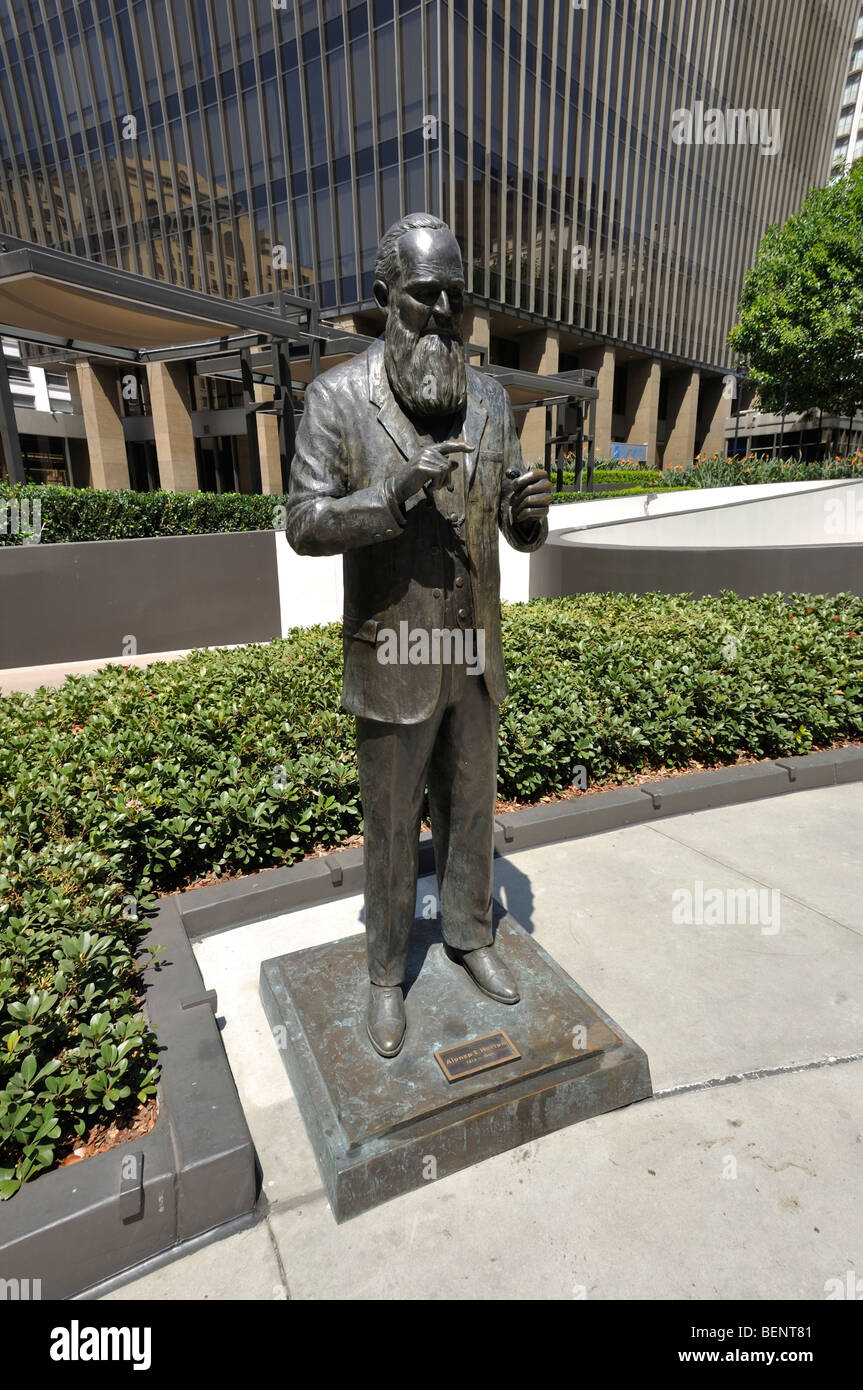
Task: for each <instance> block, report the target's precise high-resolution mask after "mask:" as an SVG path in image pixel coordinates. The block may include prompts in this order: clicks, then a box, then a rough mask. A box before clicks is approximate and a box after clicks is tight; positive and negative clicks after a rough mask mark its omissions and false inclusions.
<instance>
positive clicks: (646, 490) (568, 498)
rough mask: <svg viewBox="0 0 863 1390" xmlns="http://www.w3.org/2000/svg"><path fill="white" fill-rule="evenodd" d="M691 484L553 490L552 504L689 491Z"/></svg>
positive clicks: (611, 500)
mask: <svg viewBox="0 0 863 1390" xmlns="http://www.w3.org/2000/svg"><path fill="white" fill-rule="evenodd" d="M691 491H692V484H689V485H687V484H685V483H678V484H675V485H673V486H670V487H663V488H656V487H620V488H615V490H614V492H554V493H552V497H551V501H552V505H555V504H557V503H561V502H613V501H614V500H615V498H617V497H646V496H647V495H648V494H651V495H652V494H654V493H656V492H691Z"/></svg>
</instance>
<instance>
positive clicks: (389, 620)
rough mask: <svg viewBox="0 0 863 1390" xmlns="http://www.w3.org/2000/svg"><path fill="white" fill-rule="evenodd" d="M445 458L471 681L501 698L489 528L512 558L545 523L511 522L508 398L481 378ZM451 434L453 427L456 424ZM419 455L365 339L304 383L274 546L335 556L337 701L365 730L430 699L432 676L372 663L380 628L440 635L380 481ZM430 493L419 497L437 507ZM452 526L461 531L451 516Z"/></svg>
mask: <svg viewBox="0 0 863 1390" xmlns="http://www.w3.org/2000/svg"><path fill="white" fill-rule="evenodd" d="M461 421H462V429H461V433H460V434H456V433H454V434H453V435H452V438H453V439H455V438H460V439H463V440H464V441H465V442H466V443H468V444H472V445H473V446H474V453H473V454H464V455H463V454H459V455H457V456H456V457H457V458H458V468H459V469H463V470H464V479H463V483H462V484H461V486H462V487H463V489H464V492H463V494H462V495H463V496H464V497H465V515H464V518H463V526H462V527H461V528H460V537H461V541H462V542H463V548H462V552H461V553H462V554H463V555H466V563H467V567H468V570H469V574H470V583H471V589H472V597H473V622H474V625H475V626H476V628H477V629H483V630H484V633H485V670H484V672H483V676H482V677H480V676H477V677H476V679H484V680H485V683H486V687H487V689H488V693H489V695H490V696H491V698H492V699H493V700H494V701H496V702H500V701H501V700H502V699H503V698H504V696H505V695H506V693H507V685H506V677H505V674H504V666H503V651H502V648H501V641H500V569H499V563H498V527H500V529H501V530H502V531H503V534H504V536H505V537H506V539H507V540H508V541H509V543H510V545H512V546H514V547H515V549H516V550H525V551H533V550H537V549H539V547H540V546H541V545H542V544H543V542H544V541H545V539H546V536H547V535H548V523H547V522H546V521H542V522H536V521H534V522H531V523H529V524H528V525H527V526H525V527H518V526H516V525H515V524H514V523H513V520H512V518H511V515H510V507H509V492H511V489H512V483H511V482H510V483H506V482H505V475H506V473H507V471H508V470H511V469H517V470H518V472H519V473H522V472H524V464H523V462H522V456H521V446H520V444H519V439H518V435H517V434H516V430H515V424H514V421H513V417H512V411H511V409H510V404H509V398H508V397H507V394H506V392H505V391H504V388H503V387H502V386H501V385H500V384H499V383H498V382H497V381H495V379H494V378H493V377H489V376H485V375H483V374H482V373H480V372H476V371H474V370H473V368H471V367H468V369H467V401H466V404H465V407H464V409H463V411H462V415H461ZM456 423H458V422H456ZM418 447H419V444H418V440H417V436H416V432H415V431H414V429H413V426H412V425H411V422H410V420H409V419H408V417H407V416H406V415H405V413H404V411H403V410H402V408H401V406H400V404H399V402H398V400H397V399H396V397H395V396H394V394H393V391H392V388H391V387H390V384H389V379H388V377H387V373H386V368H385V366H384V351H383V342H382V341H381V340H379V341H378V342H376V343H373V344H372V346H371V347H369V348H367V349H366V351H365V352H362V353H360V354H358V355H357V356H356V357H353V358H351V359H350V360H349V361H347V362H344V363H342V364H341V365H339V366H337V367H333V368H331V369H330V370H329V371H327V372H324V373H323V374H322V375H321V376H319V377H317V378H316V379H315V380H314V381H312V382H310V383H309V386H308V387H307V389H306V398H305V409H304V412H303V415H302V418H301V421H300V425H299V428H298V430H297V441H296V453H295V455H294V460H293V464H292V467H291V487H290V497H289V499H288V506H287V519H286V529H287V535H288V540H289V541H290V543H291V545H292V546H293V548H294V550H296V551H298V552H299V553H300V554H301V555H336V554H340V553H344V602H345V614H344V626H343V636H344V680H343V686H342V704H343V705H344V707H345V708H346V709H348V710H350V711H352V713H354V714H357V715H361V716H363V717H364V718H366V719H375V720H383V721H386V722H389V723H395V724H415V723H419V722H420V721H421V720H423V719H427V718H428V717H429V715H430V714H431V713H432V711H433V710H434V708H435V704H436V701H437V698H438V694H439V691H440V683H441V676H442V670H441V667H440V666H412V665H382V664H381V663H380V662H379V661H378V659H377V650H378V649H377V638H378V632H379V631H380V630H381V629H382V628H388V629H391V630H393V631H394V632H398V631H399V623H400V622H402V621H404V620H407V622H408V624H409V626H410V628H422V629H425V630H426V631H429V632H430V631H431V630H432V629H434V628H439V629H443V628H444V627H446V623H445V620H444V612H445V603H446V596H445V593H444V585H443V582H442V580H443V568H442V560H441V557H440V555H439V554H435V553H433V552H432V547H431V546H429V545H428V544H419V543H418V542H419V539H420V530H421V518H420V516H419V513H420V512H421V511H422V507H423V506H424V505H425V504H421V505H420V506H418V507H415V508H413V509H411V510H409V511H408V512H407V514H406V515H405V513H404V512H403V510H402V508H401V507H400V505H399V504H398V502H397V501H396V499H395V495H394V492H393V480H394V478H395V475H396V474H397V473H398V472H399V471H400V470H401V469H402V468H403V467H404V465H405V463H406V462H407V461H408V459H410V458H411V457H412V455H413V454H414V453H415V452H416V450H417V448H418ZM438 495H442V494H433V496H438ZM458 520H462V519H461V518H458Z"/></svg>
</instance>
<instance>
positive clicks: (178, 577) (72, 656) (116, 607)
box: [0, 531, 281, 667]
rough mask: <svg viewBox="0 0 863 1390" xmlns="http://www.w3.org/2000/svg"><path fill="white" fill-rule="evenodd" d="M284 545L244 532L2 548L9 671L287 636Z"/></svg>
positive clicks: (269, 535)
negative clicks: (279, 562) (280, 564)
mask: <svg viewBox="0 0 863 1390" xmlns="http://www.w3.org/2000/svg"><path fill="white" fill-rule="evenodd" d="M275 541H276V537H275V532H273V531H242V532H232V533H225V534H216V535H210V536H164V537H157V538H154V539H148V540H122V541H84V542H80V543H72V544H66V545H32V546H2V547H0V594H2V617H0V624H2V626H0V666H2V667H15V666H40V665H47V664H50V663H52V662H61V661H86V660H89V659H91V658H98V657H109V656H127V655H133V654H134V653H136V652H137V653H142V652H169V651H178V650H181V649H184V648H187V647H206V646H229V645H231V644H233V643H241V642H265V641H268V640H269V639H270V638H272V637H278V636H279V635H280V632H281V610H280V604H279V585H278V576H277V567H276V544H275ZM130 638H131V639H134V647H132V646H131V644H130V641H129V639H130Z"/></svg>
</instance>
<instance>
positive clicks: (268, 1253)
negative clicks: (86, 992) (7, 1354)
mask: <svg viewBox="0 0 863 1390" xmlns="http://www.w3.org/2000/svg"><path fill="white" fill-rule="evenodd" d="M861 844H863V784H859V783H858V784H850V785H847V786H841V787H831V788H826V789H822V790H817V791H808V792H796V793H794V794H793V795H788V796H783V797H777V798H774V799H771V800H769V801H760V802H751V803H749V804H748V805H744V806H738V807H731V808H726V809H720V810H713V811H702V812H698V813H696V814H692V815H687V816H680V817H677V818H674V819H668V820H663V821H662V822H661V823H658V824H656V825H651V826H636V827H632V828H629V829H625V830H617V831H611V832H608V833H606V834H602V835H597V836H592V837H588V838H584V839H580V840H577V841H573V842H568V843H563V844H558V845H553V846H550V847H547V848H541V849H535V850H528V851H525V852H523V853H521V854H516V855H513V856H511V857H509V858H506V859H501V860H499V861H498V862H497V865H496V889H497V893H498V896H499V897H500V898H501V899H502V901H503V902H504V903H505V904H506V906H507V907H508V908H509V910H510V911H511V912H512V914H513V915H514V916H515V917H516V918H517V920H518V921H520V922H521V924H522V925H523V926H524V927H525V928H527V929H528V930H529V931H532V932H534V933H535V936H536V940H537V941H538V942H539V943H540V944H541V945H542V946H543V947H544V948H545V950H546V951H548V952H549V953H550V955H552V956H553V957H554V959H555V960H557V961H558V963H559V964H560V965H561V966H562V967H563V968H564V969H565V970H567V971H568V972H569V973H570V974H571V975H572V976H573V978H574V979H576V980H577V981H578V983H579V984H580V985H581V986H582V988H583V989H585V990H586V991H587V993H588V994H589V995H591V996H592V997H593V998H594V999H595V1000H596V1001H597V1002H598V1003H599V1004H600V1005H601V1006H602V1007H603V1008H604V1009H605V1010H607V1012H609V1013H610V1014H611V1016H612V1017H613V1018H614V1019H615V1020H616V1021H617V1022H618V1023H619V1024H620V1025H621V1026H622V1027H623V1028H624V1029H625V1030H626V1031H627V1032H628V1033H629V1034H630V1035H631V1036H632V1037H633V1038H634V1039H635V1041H636V1042H638V1043H639V1044H641V1046H642V1047H643V1048H644V1049H645V1050H646V1052H647V1055H648V1058H649V1061H650V1066H651V1073H652V1077H653V1085H654V1089H655V1092H656V1094H655V1096H654V1098H653V1099H652V1100H648V1101H643V1102H640V1103H639V1104H637V1105H634V1106H630V1107H629V1108H627V1109H624V1110H618V1111H613V1112H611V1113H609V1114H607V1115H603V1116H600V1117H598V1118H596V1119H593V1120H588V1121H586V1122H584V1123H582V1124H578V1125H574V1126H571V1127H569V1128H568V1129H564V1130H560V1131H558V1132H557V1133H555V1134H551V1135H548V1136H547V1137H545V1138H543V1139H540V1140H538V1141H537V1142H534V1143H531V1144H528V1145H526V1146H523V1147H522V1148H519V1149H514V1150H511V1151H509V1152H507V1153H504V1154H500V1155H498V1156H497V1157H495V1158H492V1159H489V1160H487V1161H486V1162H484V1163H482V1164H479V1165H478V1166H476V1167H473V1168H469V1169H466V1170H464V1171H463V1172H460V1173H457V1174H455V1175H454V1176H452V1177H447V1178H445V1179H441V1181H440V1182H437V1183H435V1182H430V1183H429V1184H428V1185H427V1186H425V1187H423V1188H422V1189H420V1190H417V1191H415V1192H413V1193H410V1194H408V1195H407V1196H404V1197H399V1198H397V1199H396V1200H395V1201H392V1202H390V1203H388V1204H386V1205H385V1206H382V1207H378V1208H377V1209H376V1210H374V1211H371V1212H368V1213H366V1214H365V1215H363V1216H360V1217H358V1218H356V1219H355V1220H353V1221H350V1222H347V1223H346V1224H344V1225H342V1226H336V1224H335V1222H334V1220H333V1218H332V1215H331V1212H330V1209H329V1206H328V1203H327V1201H326V1198H325V1196H324V1193H323V1188H322V1185H321V1181H320V1178H319V1176H318V1171H317V1168H316V1165H315V1161H314V1157H313V1154H312V1151H311V1147H310V1145H309V1142H308V1140H307V1138H306V1134H305V1129H304V1127H303V1122H302V1119H301V1118H300V1115H299V1112H298V1109H297V1106H296V1103H295V1101H294V1098H293V1095H292V1093H291V1088H290V1085H289V1083H288V1080H287V1077H286V1074H285V1072H284V1069H283V1066H282V1062H281V1058H280V1056H279V1054H278V1052H277V1049H276V1047H275V1045H274V1043H273V1039H272V1035H271V1033H270V1030H269V1027H268V1025H267V1021H266V1019H265V1017H264V1014H263V1010H262V1008H261V1005H260V1002H259V999H258V971H259V967H260V963H261V961H262V960H265V959H267V958H268V957H270V956H274V955H278V954H281V953H283V952H285V951H290V950H296V949H299V948H301V947H305V946H309V945H313V944H317V943H319V942H325V941H328V940H332V939H334V938H336V937H340V936H345V935H349V934H351V933H353V932H357V931H361V930H362V923H361V920H360V912H361V907H362V903H361V900H360V899H357V898H350V899H342V900H341V901H336V902H332V903H329V904H327V905H326V906H324V907H319V908H315V909H310V910H307V911H301V912H296V913H293V914H290V915H288V916H285V917H281V918H278V919H273V920H271V921H268V922H264V923H261V924H257V925H253V926H248V927H244V928H241V929H238V930H236V931H231V932H226V933H224V934H222V935H220V936H215V937H211V938H209V939H207V940H205V941H202V942H201V943H199V945H198V946H197V948H196V951H197V956H198V959H199V962H200V965H201V969H202V971H203V974H204V979H205V981H206V983H207V985H208V986H211V987H214V988H215V989H216V990H217V991H218V996H219V1010H220V1015H221V1016H223V1018H224V1029H223V1038H224V1042H225V1046H226V1049H227V1052H228V1057H229V1059H230V1063H231V1066H232V1068H233V1071H234V1076H235V1078H236V1081H237V1085H238V1088H239V1091H240V1096H241V1098H242V1101H243V1105H244V1107H245V1111H246V1116H247V1119H248V1122H249V1125H250V1128H251V1131H252V1135H253V1138H254V1141H255V1144H256V1147H257V1150H258V1154H259V1158H260V1162H261V1167H262V1170H263V1200H262V1203H261V1214H260V1219H259V1220H258V1222H257V1224H256V1225H254V1226H252V1227H251V1228H250V1229H248V1230H245V1231H242V1232H240V1233H239V1234H235V1235H231V1236H229V1237H227V1238H225V1239H223V1240H220V1241H215V1242H213V1243H212V1244H210V1245H207V1246H205V1247H204V1248H203V1249H200V1250H197V1251H196V1252H194V1253H192V1254H190V1255H187V1256H185V1257H183V1258H180V1259H176V1260H174V1261H173V1262H172V1263H169V1264H166V1265H164V1266H163V1267H161V1268H159V1269H155V1270H153V1271H152V1272H150V1273H147V1274H145V1275H144V1276H143V1277H141V1278H138V1279H135V1280H134V1281H132V1282H130V1283H128V1284H126V1285H125V1286H124V1287H122V1288H120V1289H118V1290H115V1291H114V1292H113V1293H111V1294H109V1295H107V1297H110V1298H114V1299H228V1298H245V1299H273V1298H276V1299H283V1298H300V1299H318V1298H338V1299H341V1298H345V1299H348V1298H360V1299H365V1298H408V1299H444V1298H451V1297H454V1296H455V1297H460V1298H463V1299H486V1298H489V1299H495V1298H520V1299H534V1298H551V1299H581V1298H590V1299H611V1298H627V1299H640V1298H646V1299H656V1298H672V1299H702V1298H704V1299H712V1298H717V1297H719V1298H734V1299H737V1298H754V1299H767V1298H780V1299H816V1300H818V1299H823V1298H824V1297H825V1285H826V1284H827V1281H828V1280H831V1279H836V1280H839V1281H842V1283H843V1285H844V1283H845V1280H846V1275H847V1272H848V1271H849V1270H854V1271H856V1272H857V1277H860V1276H861V1275H863V1211H861V1206H860V1202H859V1194H860V1191H861V1189H863V1107H861V1103H860V1097H861V1090H863V987H861V986H863V853H861ZM434 888H435V886H434V881H433V880H428V881H424V882H422V883H421V884H420V888H419V894H418V898H419V899H420V900H421V899H422V897H423V896H424V895H426V894H431V893H434ZM750 889H751V890H755V893H754V894H750V898H749V900H748V903H749V906H750V907H751V908H753V910H754V909H756V908H757V913H756V915H755V919H754V920H745V921H743V922H742V923H739V924H734V923H733V922H732V920H731V919H732V917H733V916H734V914H735V912H736V913H737V914H738V915H739V913H740V904H741V903H743V902H744V901H747V900H746V899H744V898H742V897H735V890H750ZM715 919H717V920H715ZM723 919H724V922H725V923H726V924H723ZM408 1017H409V1018H410V997H408Z"/></svg>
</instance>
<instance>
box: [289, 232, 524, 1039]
mask: <svg viewBox="0 0 863 1390" xmlns="http://www.w3.org/2000/svg"><path fill="white" fill-rule="evenodd" d="M464 288H465V281H464V269H463V266H462V259H461V253H460V251H459V247H458V243H457V241H456V239H455V237H454V236H453V234H452V232H451V231H450V230H449V228H448V227H447V226H446V223H444V222H442V221H441V220H440V219H439V218H436V217H432V216H430V215H429V214H427V213H412V214H410V215H409V216H407V217H404V218H402V219H401V220H400V221H399V222H396V223H395V224H394V225H393V226H392V227H390V228H389V230H388V231H387V233H386V235H385V236H384V238H383V240H382V241H381V244H380V246H379V248H378V254H377V259H376V262H375V285H374V294H375V299H376V300H377V302H378V304H379V305H380V307H381V308H382V309H383V310H384V312H385V314H386V331H385V335H384V341H383V342H380V341H378V342H376V343H374V344H373V345H372V346H371V347H370V348H368V349H367V350H366V351H365V352H363V353H361V354H359V355H358V356H357V357H354V358H352V359H351V360H350V361H348V362H345V363H343V364H342V365H340V366H337V367H334V368H332V369H331V370H330V371H327V372H324V373H323V374H322V375H321V376H319V377H317V378H316V379H315V380H314V381H312V382H310V384H309V386H308V389H307V391H306V399H305V409H304V412H303V416H302V419H301V422H300V426H299V429H298V431H297V444H296V454H295V457H294V462H293V466H292V471H291V491H290V500H289V504H288V516H287V534H288V539H289V540H290V543H291V545H292V546H293V547H294V549H295V550H297V551H299V553H300V554H302V555H334V554H339V553H343V554H344V601H345V614H344V628H343V634H344V682H343V690H342V704H343V705H344V707H345V708H346V709H348V710H350V711H351V712H352V713H353V714H354V715H355V716H356V731H357V752H358V759H359V773H360V791H361V795H362V803H363V818H364V843H365V915H366V939H367V947H368V966H369V976H370V981H371V986H370V993H369V1004H368V1012H367V1020H366V1022H367V1029H368V1034H369V1038H370V1039H371V1042H372V1044H373V1045H374V1047H375V1048H376V1050H377V1051H378V1052H379V1053H380V1054H381V1056H383V1057H394V1056H395V1055H396V1054H397V1053H398V1052H399V1051H400V1050H401V1047H402V1044H403V1042H404V1036H405V1008H404V988H403V986H404V978H405V971H406V967H407V959H408V948H409V943H410V933H411V927H412V925H413V919H414V906H415V902H416V882H417V869H418V856H419V833H420V825H421V819H422V809H423V798H424V794H425V790H426V786H428V792H429V806H430V813H431V825H432V837H433V841H434V851H435V862H436V866H437V876H438V885H439V889H440V902H441V913H442V919H443V938H444V942H445V944H446V947H447V948H448V951H449V954H450V956H451V957H452V958H453V959H454V960H455V961H456V962H459V963H460V964H461V965H463V966H464V968H465V969H466V970H467V971H468V973H469V974H470V975H471V977H472V979H473V980H474V981H475V983H476V984H477V985H478V987H479V988H480V989H481V990H483V991H484V992H485V993H486V994H488V995H490V996H491V998H492V999H496V1000H498V1001H499V1002H500V1003H502V1004H516V1003H517V1002H518V999H519V993H518V986H517V984H516V982H515V980H514V979H513V978H512V975H511V973H510V971H509V970H508V969H507V966H506V965H505V963H504V962H503V961H502V960H501V959H500V957H499V956H498V954H497V953H496V951H495V948H494V944H493V933H492V858H493V832H494V810H495V800H496V784H497V734H498V704H499V702H500V701H501V700H502V699H503V698H504V696H505V695H506V677H505V674H504V669H503V652H502V649H501V642H500V573H499V565H498V550H497V547H498V535H497V533H498V527H500V529H501V530H502V531H503V534H504V536H505V537H506V539H507V540H508V542H509V543H510V545H512V546H514V547H515V548H516V549H517V550H525V551H532V550H537V549H538V548H539V547H540V546H541V545H542V544H543V542H544V541H545V539H546V536H547V534H548V504H549V499H550V496H551V484H550V482H549V480H548V476H547V474H546V473H545V472H544V471H543V470H542V469H532V470H530V471H525V470H524V465H523V462H522V457H521V448H520V445H519V440H518V435H517V434H516V430H515V425H514V422H513V417H512V411H511V409H510V405H509V400H508V398H507V395H506V392H505V391H504V389H503V387H502V386H501V385H499V383H498V382H497V381H495V380H494V378H493V377H490V376H486V375H483V374H482V373H480V372H476V371H474V370H473V369H472V368H471V367H469V366H468V365H467V364H466V362H465V356H464V345H463V339H462V311H463V295H464Z"/></svg>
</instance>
